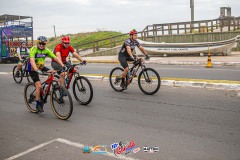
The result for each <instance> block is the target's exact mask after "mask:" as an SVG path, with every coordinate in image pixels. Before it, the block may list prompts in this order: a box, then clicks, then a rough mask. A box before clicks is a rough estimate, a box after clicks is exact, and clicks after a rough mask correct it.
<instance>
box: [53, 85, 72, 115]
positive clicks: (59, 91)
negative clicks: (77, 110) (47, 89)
mask: <svg viewBox="0 0 240 160" xmlns="http://www.w3.org/2000/svg"><path fill="white" fill-rule="evenodd" d="M50 102H51V107H52V110H53V113H54V114H55V115H56V116H57V117H58V118H59V119H62V120H66V119H68V118H69V117H71V115H72V111H73V103H72V98H71V95H70V93H69V92H68V90H67V89H66V88H64V87H62V86H60V85H57V86H55V87H53V90H52V92H51V94H50Z"/></svg>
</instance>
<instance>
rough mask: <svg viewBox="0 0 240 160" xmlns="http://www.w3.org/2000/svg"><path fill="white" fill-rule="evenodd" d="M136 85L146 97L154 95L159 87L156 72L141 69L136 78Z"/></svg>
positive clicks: (149, 69)
mask: <svg viewBox="0 0 240 160" xmlns="http://www.w3.org/2000/svg"><path fill="white" fill-rule="evenodd" d="M138 85H139V88H140V90H141V91H142V92H143V93H145V94H147V95H153V94H155V93H156V92H157V91H158V90H159V88H160V85H161V79H160V76H159V74H158V72H157V71H155V70H154V69H152V68H145V69H143V70H142V71H141V72H140V74H139V76H138Z"/></svg>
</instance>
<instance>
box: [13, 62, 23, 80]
mask: <svg viewBox="0 0 240 160" xmlns="http://www.w3.org/2000/svg"><path fill="white" fill-rule="evenodd" d="M16 73H17V66H14V67H13V79H14V81H15V82H16V83H21V82H22V79H23V72H22V69H20V70H19V74H18V75H17V74H16Z"/></svg>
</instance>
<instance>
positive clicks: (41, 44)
mask: <svg viewBox="0 0 240 160" xmlns="http://www.w3.org/2000/svg"><path fill="white" fill-rule="evenodd" d="M38 44H39V45H40V46H45V45H46V43H38Z"/></svg>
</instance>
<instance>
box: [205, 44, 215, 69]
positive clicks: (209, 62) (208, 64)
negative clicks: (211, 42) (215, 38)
mask: <svg viewBox="0 0 240 160" xmlns="http://www.w3.org/2000/svg"><path fill="white" fill-rule="evenodd" d="M205 67H206V68H213V65H212V61H211V54H210V49H209V46H208V62H207V65H206V66H205Z"/></svg>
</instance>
